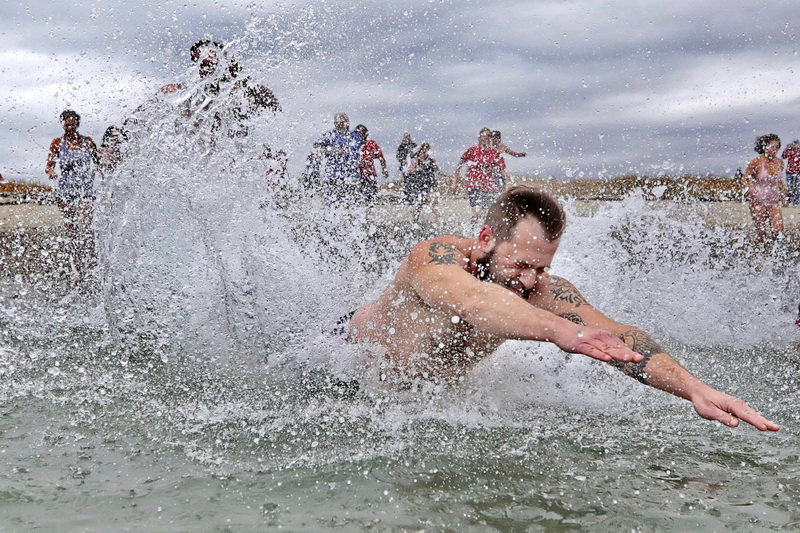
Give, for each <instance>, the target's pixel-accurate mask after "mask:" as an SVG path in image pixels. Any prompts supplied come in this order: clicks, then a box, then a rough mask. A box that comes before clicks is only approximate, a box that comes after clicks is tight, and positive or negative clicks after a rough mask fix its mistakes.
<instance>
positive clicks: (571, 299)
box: [550, 276, 589, 307]
mask: <svg viewBox="0 0 800 533" xmlns="http://www.w3.org/2000/svg"><path fill="white" fill-rule="evenodd" d="M552 280H553V286H552V288H551V289H550V292H551V293H552V294H553V299H554V300H556V301H557V302H567V303H570V304H573V305H574V306H575V307H580V306H581V305H589V302H588V301H587V300H586V298H584V297H583V295H582V294H581V293H579V292H578V289H576V288H575V286H574V285H573V284H572V283H570V282H569V281H567V280H565V279H563V278H557V277H555V276H554V277H553V278H552Z"/></svg>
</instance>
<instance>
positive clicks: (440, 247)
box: [428, 242, 458, 265]
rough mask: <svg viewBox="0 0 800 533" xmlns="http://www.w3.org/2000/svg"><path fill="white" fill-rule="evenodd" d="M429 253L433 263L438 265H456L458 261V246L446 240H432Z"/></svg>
mask: <svg viewBox="0 0 800 533" xmlns="http://www.w3.org/2000/svg"><path fill="white" fill-rule="evenodd" d="M428 255H429V256H431V263H434V264H437V265H455V264H458V262H457V261H456V247H455V246H453V245H452V244H448V243H446V242H432V243H431V246H430V248H429V249H428Z"/></svg>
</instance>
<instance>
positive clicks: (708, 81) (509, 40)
mask: <svg viewBox="0 0 800 533" xmlns="http://www.w3.org/2000/svg"><path fill="white" fill-rule="evenodd" d="M630 5H631V4H630V2H627V1H621V0H618V1H604V2H596V1H561V0H559V1H535V2H492V3H486V2H447V1H427V0H414V1H409V2H404V3H397V2H370V1H362V2H359V3H355V2H336V3H333V2H318V1H317V2H285V3H276V4H273V5H272V6H267V7H262V6H255V5H254V4H251V3H250V2H225V3H224V5H223V3H214V2H211V1H205V0H201V1H196V2H193V3H184V2H173V1H165V2H161V3H160V4H158V5H151V4H149V3H144V2H126V3H122V2H115V1H111V2H107V3H105V4H103V5H91V4H69V5H63V6H59V8H58V9H57V10H53V8H52V7H51V6H52V4H51V3H49V2H42V1H35V2H32V3H29V7H26V8H23V7H21V6H20V5H5V6H3V7H0V17H2V19H3V20H4V21H11V23H9V24H7V25H6V29H5V30H4V32H3V37H4V41H5V42H6V43H7V46H6V47H5V50H4V51H3V52H2V53H0V75H2V76H3V77H4V80H5V82H4V84H3V86H2V87H0V102H2V103H0V113H1V114H0V135H2V136H3V142H2V143H0V172H2V173H3V174H4V175H6V176H8V177H12V178H14V177H23V178H28V179H32V178H34V177H37V178H38V177H41V175H42V171H41V169H42V167H43V162H44V156H45V154H44V153H43V148H42V147H43V146H46V145H47V143H48V142H49V140H50V139H51V138H52V137H54V136H57V135H58V134H59V133H60V131H59V127H58V126H59V125H58V121H57V118H56V117H57V114H58V112H60V111H61V110H62V109H63V108H65V107H67V106H73V107H75V108H76V109H78V110H79V111H80V112H81V113H82V114H83V115H84V123H83V124H82V130H83V131H84V133H85V134H93V135H94V136H99V135H100V134H102V131H103V130H104V129H105V127H106V126H107V125H109V124H112V123H115V122H119V121H120V120H122V118H123V117H124V116H125V115H126V113H128V112H130V110H131V109H132V108H133V107H135V106H136V105H138V104H139V103H141V102H142V101H143V100H145V99H146V98H148V97H149V96H150V95H151V94H153V93H154V92H155V91H156V90H157V88H158V87H159V86H160V85H162V84H164V83H167V82H171V81H175V80H178V79H185V78H186V77H187V76H188V75H189V72H190V68H191V66H190V64H189V63H188V58H187V50H188V46H189V45H190V44H191V43H192V42H194V41H195V40H197V39H198V38H200V37H204V36H213V37H214V38H216V39H220V40H225V41H229V42H232V43H233V44H232V49H233V50H234V53H235V54H236V55H237V56H238V57H239V58H240V59H241V61H242V63H243V65H244V66H245V68H246V69H247V72H248V73H249V74H251V75H253V76H254V77H255V78H259V79H262V80H263V81H264V82H265V83H266V84H267V85H268V86H270V87H271V88H272V89H273V90H274V91H275V92H276V93H277V94H278V96H279V97H280V98H281V100H282V102H283V103H284V109H285V113H284V115H285V116H284V117H283V118H281V119H279V121H278V122H277V123H276V124H275V125H273V126H265V127H275V126H276V125H277V124H280V126H281V128H282V130H281V131H282V133H283V134H284V139H285V141H286V142H287V143H290V144H291V146H292V150H291V153H290V155H291V156H292V158H293V165H295V166H297V165H300V164H301V163H302V157H303V155H304V153H305V151H306V150H307V149H308V147H309V146H310V144H311V143H312V142H313V141H314V139H315V138H316V137H317V136H318V135H319V134H321V133H322V131H324V130H325V129H328V128H329V127H330V120H331V115H332V114H333V113H334V112H337V111H340V110H344V111H348V112H349V114H350V117H351V121H352V122H353V124H355V123H359V122H361V123H365V124H367V125H368V126H369V127H370V131H371V132H372V134H373V137H374V138H376V139H377V140H378V141H379V142H380V143H381V144H382V145H383V146H384V149H385V150H386V151H387V152H393V149H394V147H395V146H396V143H397V142H398V141H399V139H400V136H401V135H402V133H403V131H412V132H413V133H414V135H415V138H417V139H418V140H428V141H430V142H432V143H433V145H434V150H435V152H436V154H437V157H438V158H439V160H440V163H442V165H443V166H444V167H445V168H448V167H452V166H454V164H455V162H456V160H457V158H458V156H459V155H460V153H461V152H462V151H463V150H464V149H465V148H467V147H468V146H469V145H471V144H472V143H474V141H475V137H476V134H477V131H478V129H479V128H480V127H482V126H484V125H486V126H490V127H492V128H497V129H500V130H502V131H503V133H504V139H505V140H506V141H507V143H508V144H509V145H511V146H512V147H514V148H516V149H522V150H526V151H527V152H528V153H529V157H528V158H525V159H514V160H511V161H509V168H510V169H511V171H512V172H519V173H541V174H545V175H554V176H556V177H560V178H563V177H569V176H580V175H584V176H594V175H614V174H620V173H623V172H629V171H636V172H671V173H676V172H682V171H685V172H697V173H706V172H712V173H726V172H730V171H731V169H735V168H736V167H738V166H742V165H744V164H745V163H746V161H747V160H748V159H749V158H750V157H751V156H752V155H753V154H752V150H751V144H752V140H753V138H754V137H755V136H756V135H757V134H760V133H764V132H768V131H772V132H775V133H778V134H779V135H781V136H782V137H784V138H785V140H789V138H792V139H793V138H796V137H800V132H798V131H797V129H795V128H797V126H795V125H796V124H800V121H798V118H799V117H798V113H800V111H798V106H797V101H798V99H800V88H798V87H800V83H798V82H800V79H799V78H800V75H798V74H797V73H796V71H795V67H794V63H795V62H796V59H797V41H796V38H795V36H794V32H793V31H791V29H790V27H789V26H788V23H789V21H794V20H796V19H797V17H798V15H800V5H798V4H796V3H792V2H777V3H771V4H769V5H767V4H764V5H758V6H755V7H757V8H758V9H754V4H753V3H752V2H744V1H733V2H727V3H725V5H724V6H720V5H719V4H699V3H696V2H689V1H672V2H661V1H658V2H656V1H650V2H638V3H637V4H636V9H630Z"/></svg>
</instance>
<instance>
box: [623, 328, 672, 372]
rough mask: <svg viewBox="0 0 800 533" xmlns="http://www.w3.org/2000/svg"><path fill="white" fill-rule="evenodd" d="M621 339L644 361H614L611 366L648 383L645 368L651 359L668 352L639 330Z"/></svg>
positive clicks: (631, 331)
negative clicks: (640, 355)
mask: <svg viewBox="0 0 800 533" xmlns="http://www.w3.org/2000/svg"><path fill="white" fill-rule="evenodd" d="M619 337H620V338H621V339H622V342H624V343H625V344H627V345H628V346H630V348H631V350H633V351H634V352H636V353H640V354H642V356H643V357H644V359H642V360H641V361H639V362H638V363H621V362H619V361H613V362H612V363H611V364H612V365H614V366H615V367H617V368H619V369H620V370H622V371H623V372H625V373H626V374H627V375H629V376H631V377H632V378H635V379H637V380H639V381H641V382H642V383H647V374H645V372H644V368H645V367H646V366H647V363H649V362H650V359H651V358H652V357H653V356H654V355H655V354H657V353H666V352H667V351H666V350H665V349H664V348H662V347H661V345H659V344H658V343H657V342H656V341H654V340H653V339H652V338H651V337H650V335H648V334H647V333H645V332H644V331H641V330H638V329H632V330H630V331H626V332H625V333H623V334H621V335H620V336H619Z"/></svg>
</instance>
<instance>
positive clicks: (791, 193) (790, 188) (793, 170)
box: [781, 141, 800, 207]
mask: <svg viewBox="0 0 800 533" xmlns="http://www.w3.org/2000/svg"><path fill="white" fill-rule="evenodd" d="M781 159H785V160H786V199H787V200H788V202H789V205H791V206H792V207H797V206H798V204H800V141H792V142H790V143H789V144H788V145H787V146H786V148H784V150H783V153H782V154H781Z"/></svg>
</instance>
